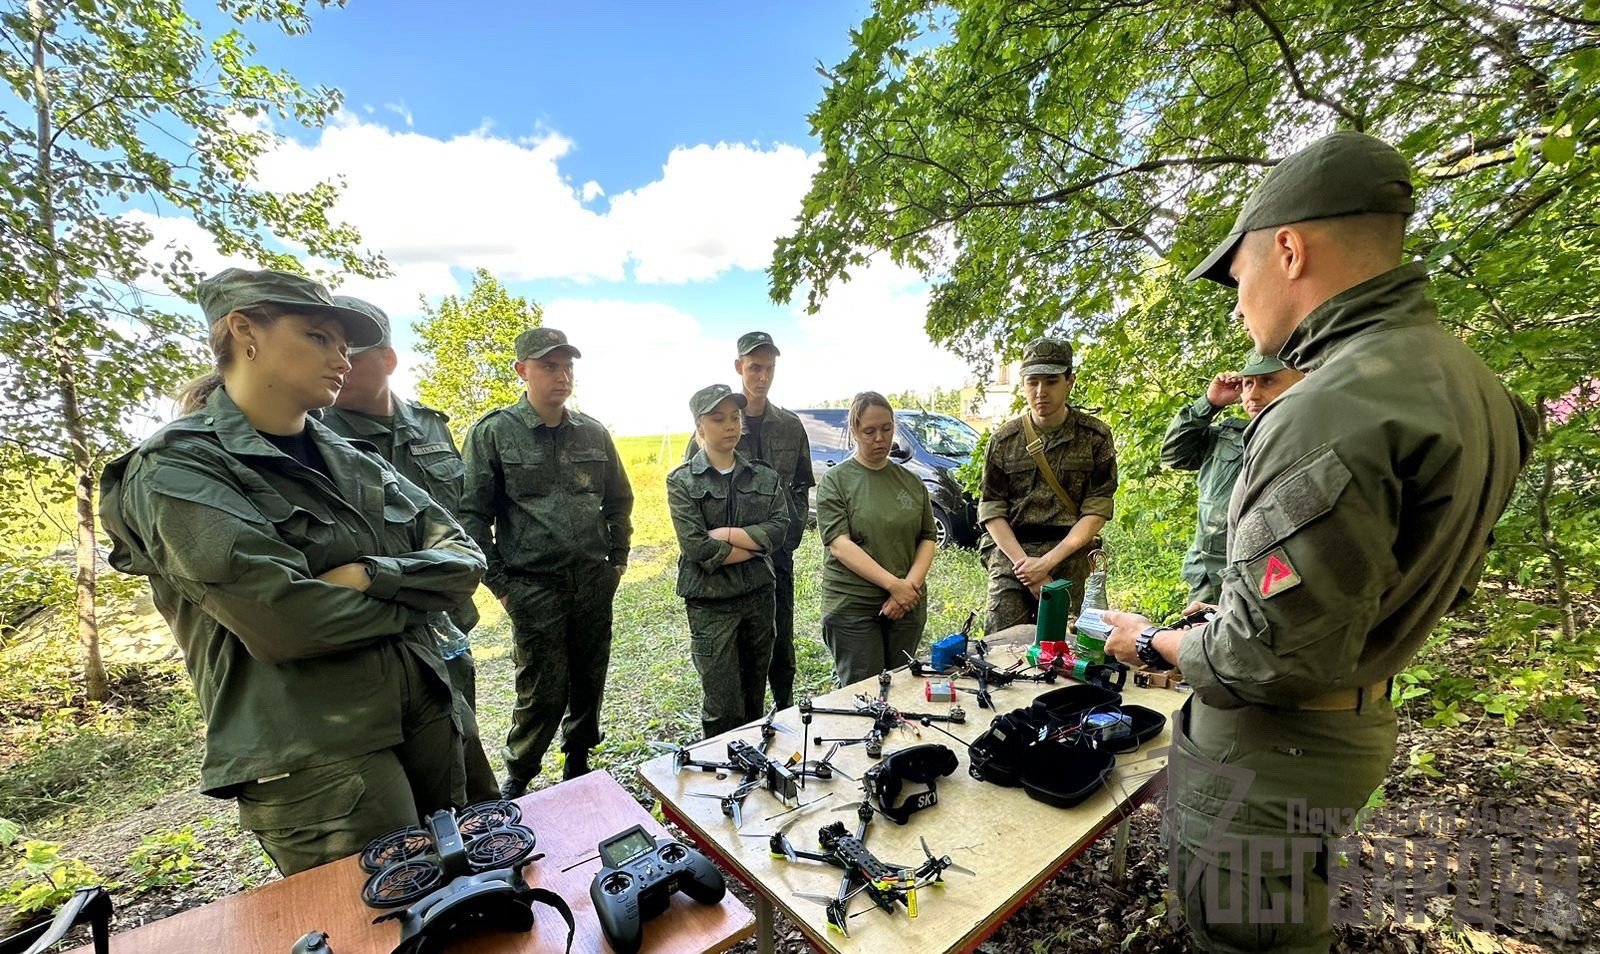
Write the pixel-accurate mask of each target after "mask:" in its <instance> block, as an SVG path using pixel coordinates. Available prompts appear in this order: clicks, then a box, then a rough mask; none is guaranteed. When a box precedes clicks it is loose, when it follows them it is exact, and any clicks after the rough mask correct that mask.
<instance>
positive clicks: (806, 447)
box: [683, 401, 817, 553]
mask: <svg viewBox="0 0 1600 954" xmlns="http://www.w3.org/2000/svg"><path fill="white" fill-rule="evenodd" d="M762 419H763V420H762V424H761V438H760V440H757V439H756V436H755V434H754V433H753V432H752V431H751V430H750V428H749V426H748V425H746V426H745V427H744V429H743V432H742V433H741V434H740V435H739V448H738V449H739V451H740V453H742V454H744V456H746V457H748V458H750V459H751V460H758V461H760V462H762V463H763V464H766V465H767V466H768V467H771V468H772V469H773V470H775V471H777V472H778V481H779V483H780V485H782V486H783V488H784V490H785V491H786V493H785V494H784V497H785V499H786V500H787V502H788V505H789V529H788V530H787V531H786V532H785V534H784V539H782V540H781V541H778V545H777V546H776V547H775V549H777V550H782V551H784V552H787V553H793V552H794V550H795V548H797V547H799V546H800V540H801V538H802V537H804V536H805V533H806V518H807V517H808V516H810V514H811V503H810V500H809V495H808V494H807V491H808V490H810V489H811V488H812V487H814V486H816V483H817V480H816V477H815V476H814V475H813V474H812V471H811V439H810V438H809V437H807V436H806V426H805V425H804V424H802V423H800V418H799V417H797V416H795V413H794V412H793V411H786V410H784V409H783V408H781V407H779V406H778V405H776V404H773V403H772V402H771V401H768V402H767V411H766V413H765V414H763V415H762ZM699 450H700V442H699V441H697V440H696V439H695V438H694V436H693V435H691V436H690V437H689V446H688V447H685V448H684V449H683V462H684V463H686V464H687V463H688V462H689V461H690V460H691V459H693V458H694V455H695V454H696V453H697V452H698V451H699Z"/></svg>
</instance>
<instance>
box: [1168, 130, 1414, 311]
mask: <svg viewBox="0 0 1600 954" xmlns="http://www.w3.org/2000/svg"><path fill="white" fill-rule="evenodd" d="M1411 192H1412V187H1411V166H1410V165H1409V164H1408V163H1407V162H1406V160H1405V157H1403V156H1401V155H1400V153H1398V152H1396V151H1395V148H1394V147H1393V146H1391V145H1389V144H1388V143H1386V142H1384V141H1383V140H1382V139H1375V138H1373V137H1372V136H1368V135H1366V134H1364V133H1358V132H1349V131H1346V132H1336V133H1332V134H1331V135H1327V136H1323V137H1322V138H1321V139H1318V140H1317V141H1316V142H1314V143H1312V144H1311V145H1309V146H1307V147H1305V148H1304V149H1302V150H1300V151H1299V152H1297V153H1295V154H1294V155H1292V156H1290V157H1289V158H1287V159H1285V160H1283V161H1282V162H1280V163H1278V164H1277V165H1276V166H1275V167H1273V169H1272V171H1271V172H1269V173H1267V177H1266V178H1265V179H1262V180H1261V184H1260V185H1258V186H1256V188H1255V191H1254V192H1251V193H1250V198H1248V199H1246V200H1245V203H1244V208H1243V209H1240V210H1239V217H1238V218H1236V219H1234V220H1233V228H1231V229H1229V230H1228V235H1227V237H1226V238H1224V239H1223V240H1222V242H1221V243H1220V244H1218V245H1217V247H1216V248H1214V249H1212V250H1211V254H1210V255H1207V256H1206V259H1205V261H1203V262H1201V263H1200V264H1199V265H1196V266H1195V267H1194V269H1193V270H1192V271H1191V272H1189V275H1188V278H1187V280H1188V281H1191V282H1192V281H1194V280H1195V279H1197V278H1209V279H1211V280H1212V281H1214V282H1217V283H1218V284H1221V285H1226V286H1228V287H1229V288H1234V287H1237V285H1238V283H1237V282H1235V281H1234V280H1233V278H1232V277H1231V276H1230V275H1229V274H1228V267H1229V266H1230V265H1231V264H1233V253H1234V250H1235V249H1237V248H1238V247H1239V242H1240V241H1241V240H1242V239H1243V238H1244V234H1245V233H1246V232H1254V231H1255V230H1257V229H1268V228H1272V227H1273V226H1277V225H1288V224H1290V223H1292V222H1308V221H1311V220H1312V219H1331V218H1334V217H1336V216H1340V215H1361V214H1363V213H1367V212H1392V213H1398V214H1400V215H1410V214H1411V213H1412V212H1415V211H1416V209H1417V203H1416V201H1415V200H1414V199H1412V197H1411Z"/></svg>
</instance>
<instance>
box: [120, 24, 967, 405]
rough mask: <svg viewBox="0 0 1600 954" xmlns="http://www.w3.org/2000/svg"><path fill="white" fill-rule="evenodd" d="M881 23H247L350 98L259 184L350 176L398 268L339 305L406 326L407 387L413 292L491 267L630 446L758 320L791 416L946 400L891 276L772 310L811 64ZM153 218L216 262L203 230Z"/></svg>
mask: <svg viewBox="0 0 1600 954" xmlns="http://www.w3.org/2000/svg"><path fill="white" fill-rule="evenodd" d="M868 11H869V5H868V3H867V2H866V0H850V2H840V0H817V2H803V3H756V2H746V3H687V4H685V3H667V2H659V3H645V2H638V3H584V4H577V3H574V4H569V5H562V6H559V7H557V6H553V5H549V4H543V3H531V4H517V3H480V2H459V3H438V2H420V0H385V2H381V3H380V2H376V0H352V2H351V3H350V5H349V7H347V8H345V9H330V10H327V11H324V12H321V13H319V14H317V16H316V19H315V23H314V26H313V30H312V32H311V34H310V35H308V36H303V37H283V36H281V35H276V34H273V33H269V32H267V31H261V30H255V31H252V32H253V34H254V35H255V37H256V39H257V44H258V48H259V55H258V58H259V60H260V61H261V62H263V63H265V64H267V65H270V66H273V67H280V68H284V69H287V70H289V71H290V72H291V73H292V74H293V75H294V76H295V77H296V78H297V79H299V80H300V81H301V82H302V83H305V84H307V85H312V84H317V85H324V86H329V87H337V88H339V89H340V90H342V91H343V92H344V96H345V113H344V115H342V116H341V117H340V118H339V120H338V121H337V122H335V123H333V124H332V125H330V126H329V127H328V128H326V129H323V130H312V131H306V130H293V129H280V130H279V131H280V132H283V133H284V134H286V135H287V136H289V137H290V141H289V142H287V143H285V145H284V146H283V147H282V148H281V149H279V150H278V151H277V152H275V153H274V154H272V155H270V156H268V157H267V158H266V159H265V161H264V162H263V163H262V165H261V180H262V185H264V186H266V187H268V188H289V187H303V186H305V185H308V184H310V183H311V182H313V181H316V180H317V179H320V178H324V177H327V176H329V175H333V174H339V175H342V176H344V177H345V179H346V180H347V181H348V183H349V188H348V189H347V191H346V193H345V196H344V198H343V199H342V200H341V204H340V206H339V208H338V209H337V210H336V212H337V214H338V215H339V216H340V217H342V218H344V219H346V220H348V221H350V222H352V223H353V224H355V225H356V226H357V227H359V228H360V229H361V231H362V234H363V237H364V238H365V239H366V241H367V242H368V243H369V244H370V245H371V246H372V247H375V248H377V249H378V250H380V251H382V252H383V253H384V254H385V255H386V256H387V257H388V258H389V260H390V262H391V264H392V265H393V267H394V269H395V275H394V277H392V278H391V279H389V280H386V281H384V282H378V283H374V282H367V281H360V280H352V281H350V282H348V283H347V284H346V285H345V286H343V288H342V289H341V290H343V291H346V292H348V293H351V294H356V295H360V296H362V297H366V298H369V299H371V300H373V301H374V302H376V303H377V304H379V305H380V306H382V307H384V308H386V309H387V310H388V311H389V312H390V314H391V316H392V317H393V318H394V319H395V326H396V329H397V335H396V344H397V346H398V348H399V350H400V351H401V364H402V370H401V372H400V376H399V382H398V383H399V385H400V388H401V390H405V389H406V388H407V387H408V386H409V385H410V384H411V383H412V381H413V380H414V375H415V365H416V361H415V357H414V355H412V354H411V353H410V350H409V346H410V344H411V342H412V341H413V340H414V336H413V335H412V334H411V332H410V329H409V322H410V321H411V320H413V319H414V318H415V317H417V315H418V314H419V313H420V309H419V308H418V307H417V305H416V302H417V299H418V296H419V295H420V296H424V297H426V298H427V299H428V300H430V301H437V300H438V299H439V297H441V296H442V295H444V294H447V293H450V292H456V291H465V289H466V287H467V285H468V282H469V277H470V274H471V270H472V269H473V268H475V267H480V266H481V267H486V268H489V269H490V270H491V271H492V272H494V273H495V274H496V275H497V277H500V278H501V279H502V280H503V281H505V282H506V283H507V284H508V285H509V286H510V287H511V288H512V289H513V290H514V291H515V292H517V293H519V294H524V295H527V296H529V297H530V298H532V299H534V300H537V301H539V302H540V303H541V304H542V305H543V306H544V307H545V310H546V323H547V324H550V325H554V326H556V327H560V328H562V329H563V330H565V331H567V333H568V334H569V336H570V337H571V338H572V339H573V341H574V342H575V343H577V344H578V345H579V346H580V347H582V348H583V349H584V360H583V361H582V362H581V363H580V365H579V374H580V377H579V381H578V391H577V395H576V397H575V401H576V402H577V404H578V405H579V406H580V407H582V408H583V409H584V410H586V411H588V412H590V413H592V414H595V415H596V416H597V417H599V418H600V419H601V420H602V421H604V422H606V423H607V424H608V425H610V426H611V427H612V428H613V429H614V430H616V431H617V432H619V433H622V434H634V433H653V432H657V431H660V430H663V429H669V428H670V429H673V430H681V429H686V427H687V425H688V423H689V422H688V419H687V418H688V414H687V410H686V409H684V405H685V403H686V401H687V397H688V395H689V394H690V393H692V392H693V391H694V390H696V389H697V388H699V387H701V386H703V385H705V384H708V383H712V382H714V381H728V382H729V383H734V382H733V381H732V370H731V361H732V350H733V349H732V342H733V339H735V338H736V337H737V336H738V335H739V334H741V333H742V332H744V331H748V330H751V329H753V328H761V329H764V330H767V331H769V332H770V333H771V334H773V335H774V337H775V338H776V339H777V341H778V343H779V345H780V347H782V348H783V350H784V356H783V358H782V359H780V362H779V378H778V382H777V384H776V386H775V388H774V396H775V398H776V399H777V400H778V401H779V403H783V404H789V405H791V406H797V405H803V404H805V403H807V402H810V401H815V400H819V399H824V398H837V397H846V396H848V395H850V394H851V393H854V392H855V391H857V390H862V389H865V388H876V389H879V390H884V391H891V390H900V389H903V388H931V387H932V386H934V385H943V386H946V387H948V386H953V385H958V384H960V383H961V382H962V378H963V376H964V373H965V372H964V369H963V368H962V367H961V365H960V364H959V362H958V361H956V359H954V358H953V357H951V356H949V355H948V354H945V353H944V352H942V351H939V350H938V349H936V348H934V346H932V345H931V344H930V343H928V342H927V340H926V336H925V335H924V334H923V333H922V331H921V324H922V316H923V309H924V308H925V304H926V297H927V296H926V288H925V286H924V285H923V283H922V282H921V281H920V280H919V279H918V278H917V277H916V276H914V275H911V274H909V273H906V272H903V271H901V270H899V269H897V268H895V267H893V266H892V265H891V264H889V263H887V262H884V263H877V264H875V265H873V266H872V267H871V268H868V269H866V270H865V271H864V272H863V273H862V274H861V275H860V276H858V277H857V279H856V280H855V281H852V282H851V283H850V284H849V285H847V286H844V287H843V288H841V289H840V290H839V291H838V292H836V293H834V294H832V295H831V296H830V298H829V300H828V301H827V303H826V304H825V305H824V307H823V309H822V311H821V313H820V314H818V315H813V316H808V315H803V314H802V313H801V309H800V307H799V305H798V304H797V305H793V306H777V305H773V304H772V303H771V302H770V301H769V300H768V297H767V283H766V278H765V275H764V274H763V272H762V269H763V268H764V267H765V266H766V264H767V263H768V261H769V259H770V254H771V247H772V241H773V239H775V238H776V237H778V236H779V235H781V234H784V233H785V232H786V231H787V228H788V226H789V223H790V221H791V220H792V218H793V216H794V215H795V214H796V213H797V212H798V209H799V201H800V198H801V196H802V195H803V194H804V192H805V189H806V187H807V185H808V183H809V176H810V171H811V169H812V168H813V166H814V163H815V162H816V160H817V149H818V144H817V142H816V141H815V140H814V139H812V138H811V136H810V135H809V125H808V122H807V119H806V117H807V115H808V113H809V112H810V111H811V110H812V109H813V108H814V107H815V106H816V103H817V101H818V99H819V98H820V95H821V91H822V88H823V80H822V78H821V77H820V76H819V75H818V74H817V71H816V68H817V65H818V64H819V62H820V63H823V64H827V65H833V64H835V63H837V62H839V61H840V60H842V59H843V58H844V57H845V56H846V55H848V52H849V34H850V30H851V29H852V28H854V27H855V26H856V25H858V24H859V23H860V22H861V20H862V19H863V18H864V17H865V16H866V14H867V13H868ZM205 16H206V20H207V27H208V30H212V31H214V30H215V29H217V28H220V27H221V26H222V25H223V23H222V21H221V19H220V18H219V17H217V16H215V15H214V14H212V13H209V12H207V13H206V14H205ZM151 225H152V228H153V229H154V230H155V232H156V234H157V235H158V236H159V237H161V239H162V241H166V240H173V241H178V242H182V243H184V244H188V245H190V246H191V248H194V249H195V251H196V254H197V260H198V261H200V262H201V263H202V264H205V263H207V258H206V254H205V250H204V249H203V248H200V247H199V246H200V245H202V244H203V243H202V242H200V240H199V238H198V236H197V235H196V234H195V232H196V230H195V229H194V228H193V227H192V225H191V224H189V223H185V222H181V221H173V220H170V219H156V220H152V221H151ZM213 257H215V256H213ZM215 264H216V265H219V266H220V265H221V264H223V261H222V260H221V259H220V257H215ZM798 300H802V299H797V301H798ZM508 373H509V371H508ZM641 388H644V389H645V390H646V393H644V394H641V392H640V389H641Z"/></svg>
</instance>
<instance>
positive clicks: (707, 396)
mask: <svg viewBox="0 0 1600 954" xmlns="http://www.w3.org/2000/svg"><path fill="white" fill-rule="evenodd" d="M728 398H733V403H734V404H737V405H738V406H739V410H741V411H742V410H744V406H745V404H746V403H748V402H746V401H745V398H744V395H743V394H740V393H739V392H738V391H735V390H734V389H733V388H730V387H728V386H727V385H726V384H713V385H711V386H710V387H704V388H701V389H700V390H698V391H696V392H694V397H692V398H690V399H689V413H690V414H693V415H694V419H695V420H697V421H698V420H699V419H700V415H702V414H709V413H710V412H711V410H712V409H713V408H715V407H716V406H717V405H718V404H721V403H722V402H723V401H726V400H727V399H728Z"/></svg>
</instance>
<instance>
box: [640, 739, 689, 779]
mask: <svg viewBox="0 0 1600 954" xmlns="http://www.w3.org/2000/svg"><path fill="white" fill-rule="evenodd" d="M645 744H646V745H648V746H650V747H651V748H652V749H655V750H656V751H657V752H662V753H671V755H672V774H673V775H682V774H683V766H684V764H685V763H687V762H688V761H689V750H688V749H686V748H684V747H683V746H681V745H673V744H672V743H670V742H656V741H654V740H651V741H649V742H646V743H645Z"/></svg>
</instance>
